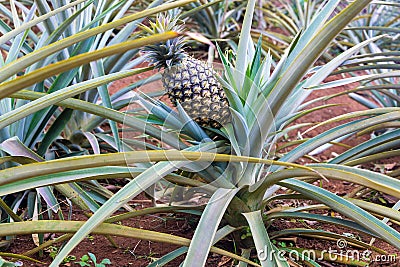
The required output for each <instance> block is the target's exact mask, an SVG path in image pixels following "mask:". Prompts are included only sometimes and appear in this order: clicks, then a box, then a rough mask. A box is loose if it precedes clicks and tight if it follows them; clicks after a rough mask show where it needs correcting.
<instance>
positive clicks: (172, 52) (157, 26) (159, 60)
mask: <svg viewBox="0 0 400 267" xmlns="http://www.w3.org/2000/svg"><path fill="white" fill-rule="evenodd" d="M149 24H150V27H148V26H145V25H142V29H143V30H144V31H146V32H147V33H149V34H156V33H164V32H167V31H175V32H183V30H184V27H183V25H182V24H181V23H180V20H179V16H178V15H177V14H176V12H170V13H167V14H158V15H157V18H156V20H155V22H152V21H150V22H149ZM185 43H186V38H185V37H184V36H179V37H176V38H174V39H170V40H167V41H166V42H163V43H157V44H154V45H146V46H144V47H143V48H142V52H143V53H144V57H145V58H146V61H148V62H150V63H151V64H154V65H155V67H156V68H158V69H161V68H168V67H171V66H174V65H176V64H178V63H179V62H181V61H182V60H183V59H184V58H185V57H186V56H187V54H186V53H185V52H184V49H183V48H184V46H185Z"/></svg>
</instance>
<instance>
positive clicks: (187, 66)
mask: <svg viewBox="0 0 400 267" xmlns="http://www.w3.org/2000/svg"><path fill="white" fill-rule="evenodd" d="M214 75H215V72H214V70H213V68H212V67H210V66H208V65H207V64H206V63H205V62H203V61H200V60H197V59H195V58H192V57H190V56H186V57H185V58H184V59H183V60H182V61H181V62H180V64H176V65H174V66H172V67H169V68H165V70H164V73H163V76H162V82H163V86H164V89H165V90H166V91H167V94H168V96H169V98H170V100H171V101H172V103H173V104H174V105H176V102H179V103H180V105H181V106H182V107H183V108H184V110H185V111H186V113H187V114H188V115H189V116H190V117H192V118H193V120H194V121H196V122H197V123H198V124H199V125H201V126H203V127H213V128H220V127H221V126H224V125H225V124H227V123H229V122H230V119H231V118H230V110H229V103H228V100H227V98H226V95H225V92H224V90H223V88H222V86H221V84H220V83H219V82H218V80H217V79H216V78H215V76H214Z"/></svg>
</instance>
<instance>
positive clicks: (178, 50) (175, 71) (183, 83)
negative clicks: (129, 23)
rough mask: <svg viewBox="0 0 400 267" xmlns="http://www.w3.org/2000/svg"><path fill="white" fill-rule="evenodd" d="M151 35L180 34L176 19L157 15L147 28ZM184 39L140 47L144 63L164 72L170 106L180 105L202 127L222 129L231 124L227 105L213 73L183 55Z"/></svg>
mask: <svg viewBox="0 0 400 267" xmlns="http://www.w3.org/2000/svg"><path fill="white" fill-rule="evenodd" d="M143 29H144V30H145V31H146V32H148V33H150V34H156V33H163V32H167V31H175V32H183V30H184V28H183V25H182V24H179V17H178V16H175V17H174V16H173V14H172V13H170V14H159V15H158V16H157V18H156V21H155V22H151V21H150V27H147V26H143ZM186 43H187V38H185V37H184V36H179V37H177V38H174V39H170V40H168V41H166V42H164V43H157V44H154V45H148V46H145V47H143V49H142V52H143V54H144V56H145V58H146V60H147V61H148V62H149V63H150V64H153V65H154V66H155V67H156V68H158V69H159V70H161V69H162V68H163V69H164V72H163V74H162V83H163V87H164V89H165V91H166V93H167V95H168V97H169V99H170V100H171V102H172V104H173V105H175V106H176V105H178V104H179V105H181V106H182V108H183V109H184V110H185V112H186V113H187V114H188V115H189V116H190V117H191V118H193V120H194V121H196V122H197V123H198V124H199V125H200V126H202V127H213V128H221V127H222V126H224V125H226V124H227V123H229V122H230V111H229V103H228V100H227V98H226V95H225V91H224V90H223V88H222V85H221V84H220V83H219V81H218V79H217V78H216V72H215V71H214V69H213V67H212V66H209V65H208V64H207V63H206V62H203V61H201V60H198V59H195V58H193V57H192V56H190V55H189V54H188V53H186V52H185V51H184V47H185V44H186Z"/></svg>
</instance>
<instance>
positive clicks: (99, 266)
mask: <svg viewBox="0 0 400 267" xmlns="http://www.w3.org/2000/svg"><path fill="white" fill-rule="evenodd" d="M75 263H77V264H79V265H80V266H82V267H84V266H89V267H91V266H94V267H106V265H108V264H111V261H110V260H109V259H107V258H106V259H103V260H102V261H101V262H100V263H97V259H96V256H95V255H94V254H93V253H90V252H88V253H87V255H86V254H85V255H83V256H82V257H81V259H80V261H77V262H75ZM92 264H94V265H92Z"/></svg>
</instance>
